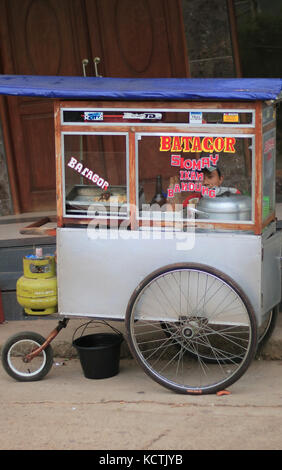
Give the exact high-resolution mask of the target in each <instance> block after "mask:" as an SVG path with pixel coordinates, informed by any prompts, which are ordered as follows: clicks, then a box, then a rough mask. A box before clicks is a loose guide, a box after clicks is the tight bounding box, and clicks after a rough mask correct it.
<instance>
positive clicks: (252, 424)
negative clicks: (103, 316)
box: [0, 358, 282, 468]
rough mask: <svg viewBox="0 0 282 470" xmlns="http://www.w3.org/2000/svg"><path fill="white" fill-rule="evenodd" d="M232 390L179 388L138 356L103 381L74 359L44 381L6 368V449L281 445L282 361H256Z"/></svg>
mask: <svg viewBox="0 0 282 470" xmlns="http://www.w3.org/2000/svg"><path fill="white" fill-rule="evenodd" d="M229 390H230V392H231V394H230V395H226V396H217V395H203V396H197V397H195V396H191V395H177V394H174V393H172V392H170V391H168V390H166V389H165V388H163V387H161V386H159V385H158V384H157V383H155V382H154V381H152V380H151V379H149V378H148V377H147V376H146V375H145V373H144V372H143V371H142V370H141V369H140V367H138V366H137V365H136V364H135V361H133V360H131V359H122V360H121V363H120V372H119V374H118V375H116V376H115V377H111V378H108V379H101V380H93V379H86V378H85V377H84V376H83V373H82V370H81V365H80V362H79V360H78V359H75V358H73V359H69V360H63V361H60V360H58V361H55V362H54V366H53V368H52V369H51V371H50V372H49V374H48V375H47V376H46V377H45V378H44V379H43V380H41V381H39V382H31V383H21V382H16V381H14V380H13V379H12V378H10V377H9V376H8V375H7V374H6V373H5V372H4V370H3V369H2V368H1V369H0V395H1V407H0V420H1V423H2V435H1V440H0V449H2V450H3V449H5V450H23V449H24V450H103V451H105V453H104V454H105V456H106V451H108V452H107V453H108V454H109V455H111V453H110V452H109V451H111V450H112V451H113V450H124V451H126V450H127V451H128V450H139V451H142V452H143V453H144V454H145V455H146V452H147V453H148V452H152V451H155V453H157V451H161V450H162V451H163V450H172V451H174V452H176V451H183V450H207V449H212V450H242V449H253V450H258V449H267V450H276V449H277V450H278V449H279V450H281V449H282V439H281V426H282V361H264V360H256V361H254V362H253V364H252V365H251V366H250V368H249V369H248V371H247V372H246V373H245V375H244V376H243V377H242V378H241V379H240V380H238V381H237V382H236V383H235V384H233V386H232V387H230V389H229ZM158 453H160V452H158ZM104 454H103V455H104ZM119 455H123V454H122V452H121V453H120V454H119ZM94 457H95V454H94ZM188 457H189V455H188ZM92 463H96V462H94V461H93V460H92ZM132 468H136V467H135V466H132Z"/></svg>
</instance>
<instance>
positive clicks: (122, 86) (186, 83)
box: [0, 75, 282, 101]
mask: <svg viewBox="0 0 282 470" xmlns="http://www.w3.org/2000/svg"><path fill="white" fill-rule="evenodd" d="M281 90H282V79H281V78H104V77H62V76H41V75H0V94H1V95H16V96H30V97H44V98H63V99H91V100H98V99H103V100H121V101H122V100H138V101H144V100H187V101H189V100H214V101H222V100H235V101H236V100H238V101H241V100H247V101H255V100H263V101H265V100H277V99H281V98H282V93H281Z"/></svg>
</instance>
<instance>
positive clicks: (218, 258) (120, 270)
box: [57, 228, 261, 323]
mask: <svg viewBox="0 0 282 470" xmlns="http://www.w3.org/2000/svg"><path fill="white" fill-rule="evenodd" d="M90 235H91V233H90ZM168 236H170V237H171V239H166V238H167V237H168ZM189 236H190V241H189ZM100 237H104V239H103V238H97V239H93V238H92V237H91V236H89V233H88V231H87V229H84V228H61V229H58V237H57V250H58V286H59V287H58V296H59V312H60V313H61V314H64V315H68V316H70V315H75V316H87V317H104V318H116V319H123V318H124V316H125V312H126V308H127V304H128V301H129V298H130V296H131V294H132V292H133V291H134V289H135V288H136V287H137V286H138V284H139V283H140V282H141V281H142V280H143V279H144V277H145V276H147V275H148V274H150V273H151V272H153V271H155V270H156V269H158V268H161V267H163V266H166V265H169V264H174V263H181V262H194V263H201V264H205V265H208V266H211V267H214V268H216V269H218V270H220V271H222V272H223V273H225V274H227V275H228V276H230V277H231V278H232V279H233V280H234V281H235V282H237V283H238V284H239V286H240V287H241V288H242V289H243V290H244V292H245V293H246V294H247V296H248V297H249V299H250V301H251V303H252V304H253V307H254V309H255V311H256V314H257V317H258V319H260V315H261V312H260V309H261V308H260V303H261V237H259V236H255V235H249V234H229V233H214V232H212V233H211V232H209V233H208V234H207V233H197V234H196V236H195V240H194V239H193V235H191V234H183V233H181V234H180V233H177V232H174V233H172V232H171V233H170V234H169V235H168V233H166V232H154V234H153V233H152V232H148V233H142V232H130V231H124V232H123V233H122V232H121V231H114V230H112V231H109V230H108V231H106V230H103V231H100ZM145 237H147V238H148V239H146V238H145ZM153 237H154V238H153ZM160 237H162V239H160ZM180 237H182V239H181V240H180ZM183 237H186V241H189V243H190V249H187V248H188V247H189V243H186V244H185V242H184V241H183ZM185 246H186V249H184V248H185ZM259 323H260V321H259Z"/></svg>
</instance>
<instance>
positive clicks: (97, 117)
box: [84, 111, 103, 121]
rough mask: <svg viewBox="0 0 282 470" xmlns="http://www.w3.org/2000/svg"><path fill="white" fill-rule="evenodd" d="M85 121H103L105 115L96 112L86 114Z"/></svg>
mask: <svg viewBox="0 0 282 470" xmlns="http://www.w3.org/2000/svg"><path fill="white" fill-rule="evenodd" d="M84 121H103V113H101V112H98V111H95V112H89V111H88V112H85V113H84Z"/></svg>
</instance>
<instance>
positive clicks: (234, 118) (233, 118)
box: [223, 113, 239, 122]
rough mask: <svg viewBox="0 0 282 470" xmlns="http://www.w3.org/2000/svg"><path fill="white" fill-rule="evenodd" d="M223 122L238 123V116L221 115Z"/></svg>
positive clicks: (234, 114)
mask: <svg viewBox="0 0 282 470" xmlns="http://www.w3.org/2000/svg"><path fill="white" fill-rule="evenodd" d="M223 122H239V114H238V113H223Z"/></svg>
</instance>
